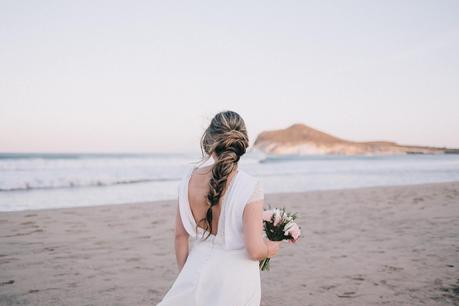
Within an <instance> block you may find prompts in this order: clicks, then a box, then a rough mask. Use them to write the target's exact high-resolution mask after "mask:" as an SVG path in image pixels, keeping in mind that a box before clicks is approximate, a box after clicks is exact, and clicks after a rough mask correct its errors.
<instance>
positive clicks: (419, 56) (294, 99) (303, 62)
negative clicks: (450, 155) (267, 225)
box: [0, 0, 459, 152]
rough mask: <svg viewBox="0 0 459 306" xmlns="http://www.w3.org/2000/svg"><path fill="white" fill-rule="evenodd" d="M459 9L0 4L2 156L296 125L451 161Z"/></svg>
mask: <svg viewBox="0 0 459 306" xmlns="http://www.w3.org/2000/svg"><path fill="white" fill-rule="evenodd" d="M458 54H459V1H455V0H452V1H441V0H439V1H434V0H432V1H366V0H364V1H28V2H27V1H1V2H0V152H180V151H195V150H198V149H199V139H200V136H201V133H202V132H203V130H204V128H205V127H206V126H207V124H208V123H209V121H210V119H211V118H212V116H213V115H214V114H215V113H216V112H218V111H221V110H226V109H230V110H234V111H236V112H238V113H239V114H241V116H242V117H243V118H244V120H245V122H246V124H247V128H248V130H249V138H250V141H251V143H253V141H254V140H255V137H256V135H257V134H258V133H259V132H261V131H263V130H271V129H279V128H285V127H288V126H289V125H291V124H293V123H298V122H301V123H304V124H307V125H310V126H312V127H314V128H317V129H319V130H322V131H324V132H328V133H331V134H333V135H335V136H338V137H340V138H345V139H349V140H356V141H370V140H390V141H396V142H398V143H401V144H415V145H432V146H449V147H459V136H458V135H459V56H458Z"/></svg>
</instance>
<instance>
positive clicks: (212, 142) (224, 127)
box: [196, 110, 249, 239]
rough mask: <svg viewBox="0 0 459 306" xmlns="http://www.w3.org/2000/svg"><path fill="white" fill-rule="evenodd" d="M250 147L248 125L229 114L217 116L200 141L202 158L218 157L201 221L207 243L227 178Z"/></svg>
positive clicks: (235, 115) (228, 112)
mask: <svg viewBox="0 0 459 306" xmlns="http://www.w3.org/2000/svg"><path fill="white" fill-rule="evenodd" d="M248 146H249V137H248V135H247V129H246V126H245V122H244V120H243V119H242V118H241V116H240V115H239V114H238V113H236V112H234V111H230V110H227V111H222V112H219V113H217V114H216V115H215V116H214V117H213V119H212V120H211V122H210V125H209V127H208V128H207V129H206V130H205V131H204V133H203V135H202V137H201V153H202V156H203V158H205V156H206V154H207V155H208V156H210V155H211V154H212V153H215V155H216V157H217V158H216V159H215V163H214V164H213V166H212V176H211V178H210V180H209V192H208V194H207V199H206V200H207V204H208V208H207V212H206V216H205V218H203V219H202V220H200V222H201V221H202V222H205V226H206V230H207V231H208V235H207V237H206V239H207V238H208V237H209V236H210V234H211V232H212V219H213V211H212V208H213V207H214V206H215V205H217V204H218V203H219V201H220V198H221V197H222V196H223V193H224V191H225V187H226V185H227V182H228V176H229V175H230V174H231V173H232V172H233V171H234V170H235V169H236V167H237V163H238V161H239V159H240V157H241V156H242V155H244V153H245V152H246V150H247V147H248ZM196 226H197V225H196Z"/></svg>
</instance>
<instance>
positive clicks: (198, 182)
mask: <svg viewBox="0 0 459 306" xmlns="http://www.w3.org/2000/svg"><path fill="white" fill-rule="evenodd" d="M211 170H212V166H207V167H201V168H197V169H195V170H194V171H193V173H192V174H191V177H190V180H189V182H188V203H189V204H190V208H191V213H192V214H193V218H194V220H195V221H196V224H197V225H198V227H200V228H202V229H206V221H205V218H206V212H207V209H208V208H209V205H208V202H207V194H208V193H209V180H210V178H211V177H212V171H211ZM236 173H237V168H236V170H234V171H233V172H232V173H231V174H230V175H229V176H228V181H227V183H226V189H227V188H228V186H229V185H230V184H231V181H232V179H233V177H234V175H235V174H236ZM225 191H226V190H225ZM225 191H224V192H223V193H222V196H221V197H220V201H219V202H218V204H217V205H214V206H213V207H212V232H211V234H213V235H216V234H217V232H218V219H219V217H220V211H221V203H222V199H223V196H224V194H225Z"/></svg>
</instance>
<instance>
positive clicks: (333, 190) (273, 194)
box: [0, 181, 459, 216]
mask: <svg viewBox="0 0 459 306" xmlns="http://www.w3.org/2000/svg"><path fill="white" fill-rule="evenodd" d="M454 183H459V181H444V182H434V183H421V184H418V183H414V184H404V185H374V186H364V187H349V188H336V189H315V190H307V191H286V192H273V193H266V192H265V196H282V195H291V194H303V193H316V192H339V191H345V190H360V189H362V190H367V189H373V188H397V187H400V188H404V187H410V186H430V185H438V184H454ZM177 184H178V182H177ZM176 200H177V198H175V199H163V200H152V201H140V202H129V203H118V204H113V203H107V204H97V205H85V206H71V207H48V208H38V209H24V210H6V211H2V210H0V216H1V215H2V214H9V213H19V212H39V211H55V210H60V209H78V208H92V207H102V206H104V207H105V206H107V207H113V206H128V205H155V203H163V202H173V201H176Z"/></svg>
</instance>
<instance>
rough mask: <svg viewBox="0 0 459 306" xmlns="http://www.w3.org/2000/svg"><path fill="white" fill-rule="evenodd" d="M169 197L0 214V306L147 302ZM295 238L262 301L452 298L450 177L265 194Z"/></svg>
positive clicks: (166, 275)
mask: <svg viewBox="0 0 459 306" xmlns="http://www.w3.org/2000/svg"><path fill="white" fill-rule="evenodd" d="M175 204H176V202H175V201H158V202H151V203H136V204H125V205H106V206H97V207H80V208H64V209H46V210H35V211H30V210H29V211H22V212H4V213H0V305H156V303H157V302H159V300H160V299H161V297H162V296H163V295H164V294H165V292H166V290H167V289H168V288H169V287H170V285H171V284H172V282H173V280H174V279H175V277H176V274H177V268H176V264H175V254H174V244H173V238H174V237H173V234H174V217H175ZM265 205H266V206H268V205H272V206H275V207H286V208H288V209H289V210H292V211H297V212H298V215H299V217H298V223H300V225H301V226H302V231H303V238H302V239H301V240H300V241H299V242H298V244H297V245H290V244H287V243H285V244H284V245H283V248H282V249H281V251H280V255H279V256H278V257H276V258H273V259H272V261H271V271H270V272H262V274H261V275H262V305H264V306H268V305H269V306H274V305H314V306H317V305H432V306H435V305H459V235H458V234H459V182H455V183H436V184H423V185H412V186H393V187H370V188H359V189H346V190H331V191H314V192H304V193H278V194H267V195H266V198H265Z"/></svg>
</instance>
